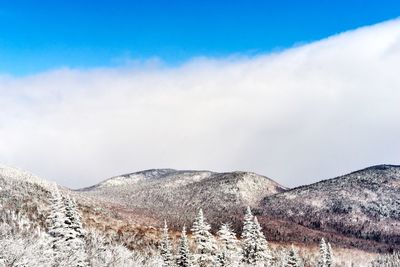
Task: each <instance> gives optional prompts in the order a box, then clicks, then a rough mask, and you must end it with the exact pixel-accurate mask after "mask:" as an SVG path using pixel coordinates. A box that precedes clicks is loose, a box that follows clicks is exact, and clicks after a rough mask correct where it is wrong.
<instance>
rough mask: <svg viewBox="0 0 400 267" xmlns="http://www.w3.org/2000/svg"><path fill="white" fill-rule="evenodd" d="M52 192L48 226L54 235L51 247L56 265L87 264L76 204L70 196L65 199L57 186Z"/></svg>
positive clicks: (75, 266)
mask: <svg viewBox="0 0 400 267" xmlns="http://www.w3.org/2000/svg"><path fill="white" fill-rule="evenodd" d="M51 193H52V197H51V199H50V203H51V206H50V213H49V216H48V218H47V226H48V233H49V234H50V236H51V237H52V241H51V247H52V249H53V258H54V260H55V265H57V266H73V267H84V266H87V255H86V253H85V242H84V231H83V228H82V223H81V221H80V215H79V213H78V211H77V209H76V204H75V202H74V201H73V200H71V199H70V198H69V197H65V198H64V199H63V197H62V196H61V193H60V191H59V190H58V188H57V186H54V187H53V190H52V192H51Z"/></svg>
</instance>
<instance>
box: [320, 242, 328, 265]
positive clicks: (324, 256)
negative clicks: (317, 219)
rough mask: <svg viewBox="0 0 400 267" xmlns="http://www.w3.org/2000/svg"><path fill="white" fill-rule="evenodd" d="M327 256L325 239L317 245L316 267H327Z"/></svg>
mask: <svg viewBox="0 0 400 267" xmlns="http://www.w3.org/2000/svg"><path fill="white" fill-rule="evenodd" d="M327 255H328V246H327V244H326V242H325V239H323V238H322V239H321V242H320V243H319V260H318V267H328V265H327Z"/></svg>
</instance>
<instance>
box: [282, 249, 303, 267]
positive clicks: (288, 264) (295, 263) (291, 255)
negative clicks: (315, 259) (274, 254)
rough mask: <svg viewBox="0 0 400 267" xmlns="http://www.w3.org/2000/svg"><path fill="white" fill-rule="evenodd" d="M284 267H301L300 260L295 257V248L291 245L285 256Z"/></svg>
mask: <svg viewBox="0 0 400 267" xmlns="http://www.w3.org/2000/svg"><path fill="white" fill-rule="evenodd" d="M284 266H285V267H301V261H300V258H299V256H298V255H297V252H296V250H295V248H294V247H293V245H292V247H291V248H290V250H289V252H288V254H287V257H286V261H285V265H284Z"/></svg>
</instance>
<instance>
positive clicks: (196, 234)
mask: <svg viewBox="0 0 400 267" xmlns="http://www.w3.org/2000/svg"><path fill="white" fill-rule="evenodd" d="M210 229H211V226H210V225H209V224H208V223H207V222H206V220H205V218H204V215H203V211H202V210H201V209H200V210H199V213H198V215H197V217H196V219H195V221H194V223H193V227H192V234H193V238H194V243H195V245H196V255H195V257H196V262H197V264H198V266H199V267H207V266H214V265H215V260H216V259H215V254H216V251H217V246H216V243H215V240H214V237H213V236H212V234H211V233H210Z"/></svg>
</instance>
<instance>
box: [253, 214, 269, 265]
mask: <svg viewBox="0 0 400 267" xmlns="http://www.w3.org/2000/svg"><path fill="white" fill-rule="evenodd" d="M253 237H254V259H255V263H256V264H265V265H267V266H268V265H270V264H271V259H272V256H271V251H270V248H269V246H268V242H267V240H266V239H265V236H264V234H263V232H262V228H261V226H260V224H259V223H258V220H257V217H254V220H253Z"/></svg>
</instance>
